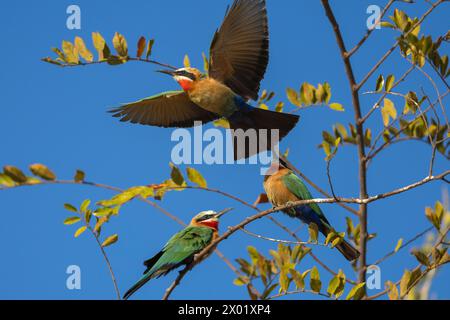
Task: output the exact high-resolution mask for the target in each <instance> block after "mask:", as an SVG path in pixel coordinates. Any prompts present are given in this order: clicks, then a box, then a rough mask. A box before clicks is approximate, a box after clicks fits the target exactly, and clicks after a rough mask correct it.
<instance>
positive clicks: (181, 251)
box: [144, 227, 213, 278]
mask: <svg viewBox="0 0 450 320" xmlns="http://www.w3.org/2000/svg"><path fill="white" fill-rule="evenodd" d="M212 237H213V230H212V229H209V228H202V227H187V228H185V229H183V230H182V231H180V232H179V233H177V234H176V235H174V236H173V237H172V238H171V239H170V240H169V241H168V242H167V244H166V245H165V246H164V248H163V250H162V251H161V253H160V254H159V257H158V259H150V260H147V261H146V262H145V263H144V264H145V266H146V267H147V271H146V272H148V273H149V274H151V275H152V278H153V277H159V276H162V275H165V274H166V273H168V272H169V271H171V270H172V269H174V268H176V267H178V266H179V265H181V264H183V263H186V262H187V261H186V260H189V259H190V258H193V257H194V255H195V254H196V253H199V252H200V251H202V250H203V249H204V248H205V247H206V246H207V245H208V244H209V243H210V242H211V240H212ZM155 260H156V261H155Z"/></svg>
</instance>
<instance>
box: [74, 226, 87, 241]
mask: <svg viewBox="0 0 450 320" xmlns="http://www.w3.org/2000/svg"><path fill="white" fill-rule="evenodd" d="M86 229H87V227H86V226H82V227H81V228H79V229H78V230H77V231H75V234H74V235H73V236H74V237H75V238H78V237H79V236H80V235H81V234H82V233H83V232H85V231H86Z"/></svg>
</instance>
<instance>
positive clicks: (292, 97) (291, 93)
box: [286, 88, 302, 107]
mask: <svg viewBox="0 0 450 320" xmlns="http://www.w3.org/2000/svg"><path fill="white" fill-rule="evenodd" d="M286 95H287V98H288V99H289V102H290V103H292V104H293V105H294V106H296V107H301V106H302V102H301V101H300V96H299V94H298V92H297V91H296V90H294V89H292V88H287V89H286Z"/></svg>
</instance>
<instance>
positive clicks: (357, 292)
mask: <svg viewBox="0 0 450 320" xmlns="http://www.w3.org/2000/svg"><path fill="white" fill-rule="evenodd" d="M365 286H366V283H365V282H362V283H359V284H357V285H355V286H354V287H353V288H352V289H351V290H350V292H349V293H348V295H347V297H346V298H345V300H352V299H353V300H361V298H362V297H363V296H364V292H365Z"/></svg>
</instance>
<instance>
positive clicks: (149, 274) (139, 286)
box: [123, 272, 153, 300]
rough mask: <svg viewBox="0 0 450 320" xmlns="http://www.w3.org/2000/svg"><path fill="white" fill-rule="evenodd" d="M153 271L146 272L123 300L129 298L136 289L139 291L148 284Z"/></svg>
mask: <svg viewBox="0 0 450 320" xmlns="http://www.w3.org/2000/svg"><path fill="white" fill-rule="evenodd" d="M152 275H153V274H152V273H151V272H149V273H147V274H145V275H144V276H143V277H142V278H141V279H139V281H138V282H136V284H135V285H134V286H132V287H131V288H130V289H129V290H128V291H127V292H126V293H125V294H124V296H123V300H128V298H129V297H131V296H132V295H133V294H134V293H135V292H136V291H138V290H139V289H140V288H141V287H142V286H143V285H144V284H146V283H147V282H148V281H149V280H150V279H151V278H152Z"/></svg>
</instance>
